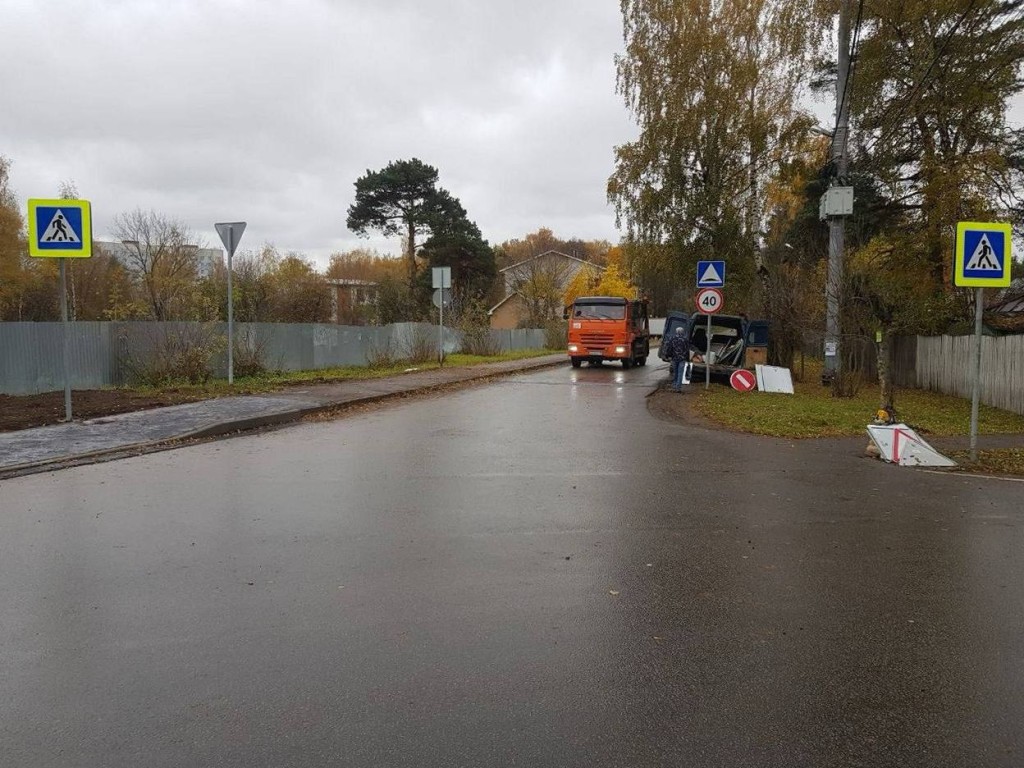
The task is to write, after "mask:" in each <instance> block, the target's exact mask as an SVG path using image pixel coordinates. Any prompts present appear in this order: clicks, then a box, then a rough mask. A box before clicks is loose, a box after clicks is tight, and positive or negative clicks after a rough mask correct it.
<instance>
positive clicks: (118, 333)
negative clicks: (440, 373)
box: [0, 321, 544, 395]
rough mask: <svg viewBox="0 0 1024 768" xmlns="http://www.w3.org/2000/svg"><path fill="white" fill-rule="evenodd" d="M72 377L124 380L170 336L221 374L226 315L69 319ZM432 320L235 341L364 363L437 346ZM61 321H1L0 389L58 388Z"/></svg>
mask: <svg viewBox="0 0 1024 768" xmlns="http://www.w3.org/2000/svg"><path fill="white" fill-rule="evenodd" d="M68 327H69V332H70V338H71V381H72V386H73V387H74V388H76V389H94V388H98V387H104V386H121V385H124V384H129V383H131V379H132V375H133V370H134V369H136V368H137V367H138V366H139V365H140V364H142V363H144V362H145V361H147V360H150V359H151V358H152V356H153V355H154V354H155V353H156V352H157V351H158V350H160V349H163V348H166V346H167V345H168V344H169V343H173V342H175V341H185V342H188V343H203V344H206V345H209V347H210V348H211V349H213V350H214V356H213V359H212V361H211V368H212V370H213V373H214V375H215V376H218V377H221V378H223V377H225V376H226V375H227V325H226V324H225V323H186V322H167V323H156V322H147V321H132V322H73V323H70V324H69V326H68ZM437 333H438V331H437V326H434V325H428V324H425V323H398V324H396V325H389V326H384V327H370V326H341V325H323V324H315V325H314V324H303V323H238V324H237V325H236V326H235V334H236V336H235V343H236V347H237V346H240V345H244V346H246V347H247V348H249V349H258V350H259V353H260V357H261V358H262V360H263V363H264V365H265V366H266V367H267V368H269V369H271V370H283V371H298V370H315V369H318V368H333V367H337V366H344V365H366V364H367V363H368V362H370V361H371V359H377V358H379V357H380V355H381V353H382V352H389V353H390V355H391V356H392V357H395V358H402V357H406V356H408V355H409V354H410V353H411V352H413V351H415V350H416V349H417V348H418V350H419V351H420V352H422V353H427V352H429V353H431V354H432V353H434V352H436V350H437ZM491 333H492V337H493V338H494V339H495V341H496V342H497V344H498V346H499V347H500V349H501V350H502V351H508V350H514V349H541V348H543V347H544V331H543V330H538V329H534V330H510V331H505V330H502V331H497V330H495V331H492V332H491ZM61 334H62V330H61V324H60V323H0V394H8V395H28V394H35V393H38V392H51V391H54V390H59V389H62V388H63V386H64V379H63V374H62V368H61V354H62V349H63V346H62V344H63V342H62V336H61ZM461 346H462V334H461V333H460V332H459V331H458V330H456V329H453V328H445V335H444V348H445V351H446V352H447V353H449V354H450V353H452V352H457V351H458V350H459V349H460V348H461Z"/></svg>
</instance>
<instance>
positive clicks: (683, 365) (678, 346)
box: [667, 326, 693, 392]
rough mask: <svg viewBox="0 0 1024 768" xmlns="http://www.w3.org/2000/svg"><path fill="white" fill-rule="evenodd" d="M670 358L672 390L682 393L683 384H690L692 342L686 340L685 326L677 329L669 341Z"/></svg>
mask: <svg viewBox="0 0 1024 768" xmlns="http://www.w3.org/2000/svg"><path fill="white" fill-rule="evenodd" d="M667 352H668V358H669V360H671V361H672V389H674V390H675V391H676V392H682V390H683V384H689V383H690V371H691V370H692V368H693V363H691V362H690V340H689V339H688V338H686V328H685V326H679V327H678V328H676V330H675V333H673V334H672V336H671V338H669V340H668V349H667Z"/></svg>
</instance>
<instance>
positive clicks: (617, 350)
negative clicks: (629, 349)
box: [615, 347, 626, 355]
mask: <svg viewBox="0 0 1024 768" xmlns="http://www.w3.org/2000/svg"><path fill="white" fill-rule="evenodd" d="M615 354H617V355H624V354H626V348H625V347H616V348H615Z"/></svg>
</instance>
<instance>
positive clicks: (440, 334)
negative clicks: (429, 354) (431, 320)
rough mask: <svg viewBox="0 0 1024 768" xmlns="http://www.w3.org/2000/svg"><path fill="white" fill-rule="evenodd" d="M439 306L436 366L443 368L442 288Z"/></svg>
mask: <svg viewBox="0 0 1024 768" xmlns="http://www.w3.org/2000/svg"><path fill="white" fill-rule="evenodd" d="M439 303H440V304H441V306H440V307H439V308H438V310H437V311H438V325H437V364H438V365H439V366H441V367H444V288H442V289H441V301H440V302H439Z"/></svg>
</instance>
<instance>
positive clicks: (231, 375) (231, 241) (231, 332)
mask: <svg viewBox="0 0 1024 768" xmlns="http://www.w3.org/2000/svg"><path fill="white" fill-rule="evenodd" d="M227 246H228V384H229V385H230V384H234V383H235V302H234V300H233V299H232V298H231V256H232V255H233V254H234V252H235V228H234V227H233V226H232V225H230V224H229V225H228V242H227Z"/></svg>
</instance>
